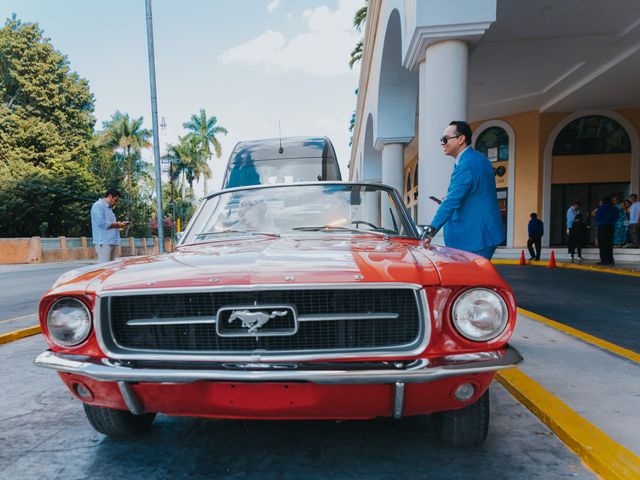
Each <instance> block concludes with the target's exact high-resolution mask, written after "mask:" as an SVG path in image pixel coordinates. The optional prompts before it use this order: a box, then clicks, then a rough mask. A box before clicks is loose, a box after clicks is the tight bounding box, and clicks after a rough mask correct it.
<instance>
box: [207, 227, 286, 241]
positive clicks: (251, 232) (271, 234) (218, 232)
mask: <svg viewBox="0 0 640 480" xmlns="http://www.w3.org/2000/svg"><path fill="white" fill-rule="evenodd" d="M229 233H240V234H245V235H265V236H267V237H279V236H280V234H279V233H278V232H258V231H256V230H234V229H232V228H228V229H226V230H216V231H211V232H203V233H198V234H196V240H202V239H204V238H207V237H208V236H210V235H224V234H229Z"/></svg>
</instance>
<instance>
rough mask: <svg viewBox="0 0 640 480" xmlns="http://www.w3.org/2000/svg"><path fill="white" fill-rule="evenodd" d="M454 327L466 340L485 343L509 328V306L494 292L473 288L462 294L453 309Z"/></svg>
mask: <svg viewBox="0 0 640 480" xmlns="http://www.w3.org/2000/svg"><path fill="white" fill-rule="evenodd" d="M451 316H452V318H453V325H454V326H455V327H456V329H457V330H458V332H460V334H462V335H463V336H464V337H465V338H468V339H469V340H473V341H476V342H484V341H487V340H491V339H492V338H495V337H497V336H498V335H500V334H501V333H502V331H503V330H504V329H505V327H506V326H507V320H508V318H509V310H508V309H507V304H506V303H505V301H504V300H503V299H502V297H501V296H500V295H498V294H497V293H496V292H494V291H493V290H489V289H488V288H472V289H471V290H467V291H466V292H464V293H462V294H461V295H460V296H459V297H458V298H457V299H456V301H455V302H454V303H453V308H452V309H451Z"/></svg>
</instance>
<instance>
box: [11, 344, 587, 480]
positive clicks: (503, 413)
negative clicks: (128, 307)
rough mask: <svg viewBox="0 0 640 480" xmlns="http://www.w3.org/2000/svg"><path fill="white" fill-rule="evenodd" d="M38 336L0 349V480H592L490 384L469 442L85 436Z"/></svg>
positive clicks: (185, 431) (263, 433)
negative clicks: (485, 415)
mask: <svg viewBox="0 0 640 480" xmlns="http://www.w3.org/2000/svg"><path fill="white" fill-rule="evenodd" d="M44 349H45V345H44V342H43V340H42V338H41V337H40V336H34V337H29V338H25V339H22V340H19V341H16V342H12V343H9V344H6V345H1V346H0V364H1V365H3V372H6V373H5V374H4V379H3V380H4V382H5V385H6V386H8V388H0V405H2V406H3V408H2V409H0V479H3V480H4V479H7V480H13V479H18V478H19V479H31V478H34V479H35V478H37V479H49V478H64V479H67V478H92V479H103V478H104V479H112V478H149V479H157V478H225V479H274V480H275V479H300V478H304V479H307V480H314V479H327V478H332V479H343V478H344V479H349V480H352V479H363V480H364V479H366V480H370V479H393V480H395V479H398V478H407V479H444V478H446V479H451V480H456V479H460V480H462V479H464V480H466V479H469V478H473V479H476V480H482V479H487V480H494V479H496V478H512V479H519V480H527V479H540V478H544V479H562V478H571V479H592V478H596V477H595V476H594V475H593V473H591V472H590V471H589V470H588V469H587V468H586V467H585V466H584V465H582V464H581V462H580V459H579V458H578V457H577V456H576V455H575V454H574V453H573V452H571V451H570V450H569V449H568V448H567V447H566V446H565V445H564V444H563V443H562V441H561V440H560V439H558V437H557V436H556V435H555V434H554V433H553V432H552V431H551V430H550V429H549V428H548V427H546V426H545V425H544V424H543V423H541V422H540V421H539V420H538V418H537V417H535V416H534V415H533V414H531V413H530V412H529V411H528V410H527V409H526V408H525V407H524V406H523V405H521V404H520V403H518V402H517V401H516V400H515V399H514V398H513V397H512V396H511V395H510V394H509V393H507V392H506V391H505V390H504V389H503V388H502V387H501V386H500V385H499V384H497V383H495V382H494V383H493V385H492V386H491V401H492V408H491V412H492V413H491V414H492V417H491V424H490V429H489V436H488V438H487V440H486V442H485V443H484V444H483V445H481V446H480V447H475V448H452V447H443V446H441V445H439V444H438V443H437V441H436V439H435V435H434V432H433V430H432V427H431V425H430V422H429V418H428V417H421V418H405V419H401V420H392V419H379V420H372V421H345V422H332V421H306V422H305V421H241V420H210V419H200V418H181V417H167V416H164V415H159V416H158V418H157V419H156V421H155V422H154V426H153V428H152V429H151V431H150V432H149V433H148V434H145V435H142V436H140V437H138V438H135V439H130V440H114V439H110V438H107V437H105V436H103V435H101V434H99V433H97V432H95V431H94V430H93V429H92V428H91V426H90V425H89V423H88V421H87V420H86V418H85V416H84V413H83V410H82V406H81V403H80V401H78V400H77V399H75V398H74V397H73V396H72V395H71V393H70V392H69V391H68V390H67V388H66V387H65V386H64V385H63V383H62V382H61V381H60V379H59V378H58V376H57V375H56V374H55V373H54V372H52V371H50V370H45V369H42V368H38V367H36V366H34V365H33V358H34V357H35V356H36V355H37V354H38V353H39V352H40V351H42V350H44Z"/></svg>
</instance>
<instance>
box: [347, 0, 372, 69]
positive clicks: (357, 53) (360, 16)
mask: <svg viewBox="0 0 640 480" xmlns="http://www.w3.org/2000/svg"><path fill="white" fill-rule="evenodd" d="M367 10H368V6H367V4H366V2H365V4H364V5H363V6H362V7H360V8H359V9H358V10H356V13H355V15H354V16H353V26H354V27H355V28H356V30H358V31H359V32H362V27H363V25H364V22H365V21H366V20H367ZM363 47H364V41H363V40H359V41H358V43H356V46H355V47H354V49H353V50H352V51H351V55H350V58H349V68H353V66H354V65H355V64H356V63H357V62H359V61H360V60H362V51H363Z"/></svg>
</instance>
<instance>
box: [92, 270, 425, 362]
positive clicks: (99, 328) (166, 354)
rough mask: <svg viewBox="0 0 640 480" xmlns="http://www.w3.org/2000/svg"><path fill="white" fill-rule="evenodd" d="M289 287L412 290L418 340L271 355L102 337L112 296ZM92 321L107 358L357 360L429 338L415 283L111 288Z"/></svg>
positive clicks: (405, 351) (408, 350) (412, 350)
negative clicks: (130, 345) (134, 345)
mask: <svg viewBox="0 0 640 480" xmlns="http://www.w3.org/2000/svg"><path fill="white" fill-rule="evenodd" d="M292 289H300V290H305V289H318V290H330V289H331V290H340V289H411V290H413V293H414V297H415V299H416V308H417V313H418V321H419V333H418V336H417V340H416V341H414V342H411V343H410V344H408V345H400V346H397V347H395V348H394V349H380V348H378V349H375V348H374V349H364V348H360V349H357V350H355V351H346V350H340V351H331V350H327V351H323V352H322V353H317V352H314V353H297V352H296V353H290V354H273V353H270V352H268V351H252V352H235V353H233V352H232V353H220V352H206V351H204V352H201V353H184V352H181V351H171V350H129V351H125V350H127V349H125V348H123V347H121V346H120V345H117V346H118V347H119V348H120V349H121V350H123V351H122V352H120V351H113V350H112V349H110V348H108V346H107V343H106V341H105V338H104V331H103V325H102V319H101V304H102V302H103V301H105V300H108V299H109V297H114V296H135V295H154V294H169V293H191V292H215V291H223V292H237V291H248V290H256V291H265V290H292ZM94 324H95V332H96V338H97V340H98V344H99V345H100V348H101V349H102V351H103V352H104V353H105V355H107V356H108V357H109V358H113V359H118V360H160V361H163V360H167V361H169V360H185V361H196V362H197V361H202V362H210V361H225V362H230V361H231V362H233V361H238V362H247V361H249V362H260V361H268V362H271V361H274V362H276V361H311V360H331V359H336V360H337V359H358V358H362V357H375V358H390V357H394V358H397V357H405V356H409V357H410V356H415V355H418V354H420V353H422V352H423V351H424V350H425V349H426V347H427V345H428V344H429V340H430V338H431V317H430V312H429V308H428V301H427V297H426V293H425V291H424V289H423V287H422V286H421V285H418V284H414V283H386V282H384V283H383V282H381V283H357V284H354V283H348V284H322V283H320V284H317V283H313V284H296V285H290V284H287V285H283V284H275V285H273V284H262V285H242V286H224V285H220V286H205V287H185V288H148V289H132V290H111V291H103V292H99V293H97V296H96V304H95V311H94ZM106 327H108V329H109V332H110V336H111V338H110V339H111V340H113V341H114V343H115V336H114V334H113V332H112V330H111V325H106Z"/></svg>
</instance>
